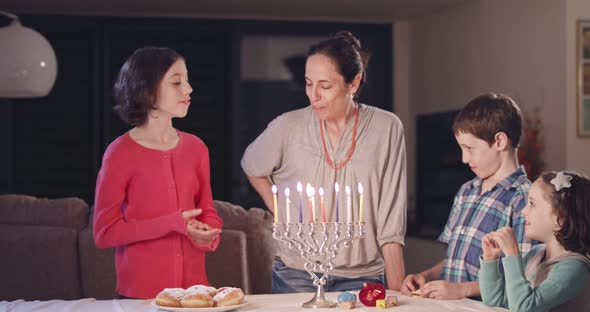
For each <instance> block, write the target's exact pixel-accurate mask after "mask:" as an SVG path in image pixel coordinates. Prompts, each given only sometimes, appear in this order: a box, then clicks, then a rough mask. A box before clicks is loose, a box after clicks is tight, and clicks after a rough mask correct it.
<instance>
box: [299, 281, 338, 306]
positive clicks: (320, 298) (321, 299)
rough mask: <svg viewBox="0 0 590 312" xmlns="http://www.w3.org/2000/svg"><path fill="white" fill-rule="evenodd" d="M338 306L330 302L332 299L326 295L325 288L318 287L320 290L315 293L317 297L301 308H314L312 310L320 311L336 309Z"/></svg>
mask: <svg viewBox="0 0 590 312" xmlns="http://www.w3.org/2000/svg"><path fill="white" fill-rule="evenodd" d="M337 305H338V304H337V303H335V302H332V301H330V299H328V298H326V295H325V293H324V286H323V285H318V289H317V290H316V292H315V296H313V298H312V299H311V300H309V301H308V302H305V303H304V304H302V305H301V306H302V307H304V308H312V309H319V308H335V307H336V306H337Z"/></svg>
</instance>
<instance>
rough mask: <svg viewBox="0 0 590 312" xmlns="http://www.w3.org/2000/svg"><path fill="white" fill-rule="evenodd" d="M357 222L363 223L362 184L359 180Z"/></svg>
mask: <svg viewBox="0 0 590 312" xmlns="http://www.w3.org/2000/svg"><path fill="white" fill-rule="evenodd" d="M358 189H359V223H363V185H362V184H361V183H360V182H359V186H358Z"/></svg>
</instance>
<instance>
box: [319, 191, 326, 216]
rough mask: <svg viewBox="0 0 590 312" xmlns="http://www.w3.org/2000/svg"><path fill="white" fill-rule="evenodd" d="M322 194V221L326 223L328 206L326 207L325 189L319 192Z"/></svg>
mask: <svg viewBox="0 0 590 312" xmlns="http://www.w3.org/2000/svg"><path fill="white" fill-rule="evenodd" d="M318 192H319V193H320V207H321V209H322V221H323V222H324V223H326V206H325V205H324V189H323V188H322V187H320V189H319V190H318Z"/></svg>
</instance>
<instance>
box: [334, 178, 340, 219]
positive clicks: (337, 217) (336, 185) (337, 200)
mask: <svg viewBox="0 0 590 312" xmlns="http://www.w3.org/2000/svg"><path fill="white" fill-rule="evenodd" d="M334 190H335V191H336V223H338V222H340V216H339V214H340V213H339V211H340V209H339V208H338V203H339V202H340V200H339V199H338V197H340V196H339V195H338V194H339V193H340V185H338V182H336V183H334Z"/></svg>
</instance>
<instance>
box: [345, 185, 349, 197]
mask: <svg viewBox="0 0 590 312" xmlns="http://www.w3.org/2000/svg"><path fill="white" fill-rule="evenodd" d="M344 190H345V191H346V195H350V186H348V185H347V186H346V187H345V188H344Z"/></svg>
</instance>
